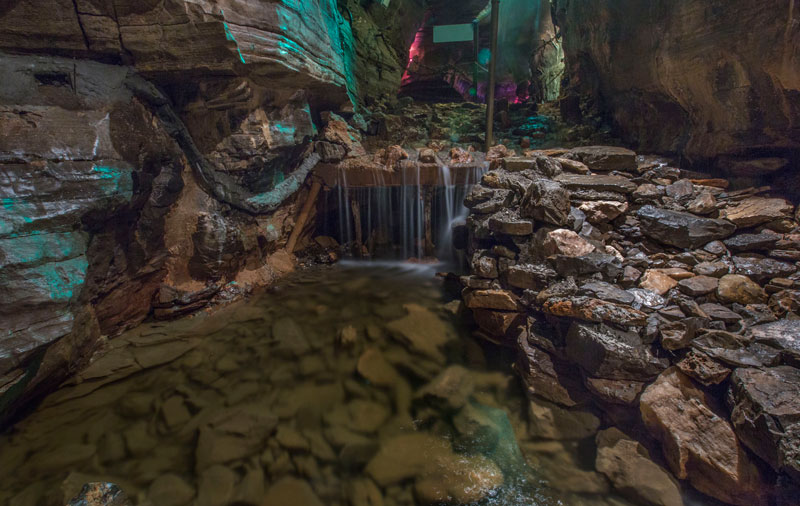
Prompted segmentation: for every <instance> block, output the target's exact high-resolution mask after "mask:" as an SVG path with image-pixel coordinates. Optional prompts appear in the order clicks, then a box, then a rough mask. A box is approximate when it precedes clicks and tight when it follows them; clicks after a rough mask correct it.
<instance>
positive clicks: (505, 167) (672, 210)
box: [454, 146, 800, 505]
mask: <svg viewBox="0 0 800 506" xmlns="http://www.w3.org/2000/svg"><path fill="white" fill-rule="evenodd" d="M493 149H494V150H497V151H495V153H494V154H495V155H498V154H500V155H503V156H504V158H502V159H499V158H497V157H494V158H495V159H494V161H493V162H492V168H493V170H491V171H489V172H488V173H486V174H485V175H484V176H483V178H482V181H481V183H480V184H478V185H476V186H475V187H474V188H473V189H472V190H471V192H470V193H469V194H468V196H467V198H466V205H467V206H468V207H469V208H470V215H469V218H468V219H467V223H466V225H465V227H466V231H462V232H461V233H458V234H454V235H455V236H456V237H464V238H467V239H465V241H464V242H465V244H462V245H463V246H465V247H466V249H467V252H468V257H469V258H470V271H471V273H470V275H468V276H463V277H461V278H460V280H461V284H462V286H463V292H462V294H463V297H464V303H465V306H466V307H467V308H468V309H469V310H470V311H471V314H472V316H473V317H474V319H475V322H476V324H477V326H478V327H479V329H480V331H479V333H480V335H482V336H483V337H484V338H486V339H488V340H490V341H492V342H495V343H498V344H501V345H504V346H508V347H510V348H512V349H514V350H516V354H517V357H518V358H517V362H516V368H517V371H518V372H519V374H520V376H521V379H522V383H523V385H524V388H525V389H526V392H527V393H528V395H529V396H530V397H531V399H532V400H535V401H536V402H541V401H545V402H547V403H549V404H547V405H548V406H550V407H549V408H548V411H549V413H546V412H537V413H534V416H532V417H531V419H530V420H529V422H530V423H531V424H532V426H533V425H535V424H536V423H540V422H537V420H538V419H551V418H554V419H557V420H559V422H560V423H559V425H560V426H562V427H574V426H582V425H583V422H582V420H585V419H586V418H585V417H587V416H589V417H591V416H593V415H592V413H602V425H603V426H607V425H612V426H616V427H618V428H619V429H621V430H623V431H624V432H626V433H627V434H628V436H625V437H633V438H638V439H639V440H640V441H641V442H642V443H643V444H644V445H645V446H649V447H651V448H660V451H661V452H663V457H664V461H665V462H666V464H667V467H668V468H669V470H670V471H671V472H672V473H673V475H674V476H675V477H676V478H678V479H680V480H685V481H686V482H687V483H688V484H690V485H691V486H693V487H694V488H696V489H697V490H699V491H701V492H703V493H704V494H707V495H710V496H712V497H715V498H717V499H719V500H721V501H723V502H725V503H728V504H737V505H753V504H764V505H766V504H790V503H791V502H792V501H793V499H792V498H793V497H794V498H796V497H797V488H798V483H800V473H799V472H798V471H799V470H800V469H799V468H798V464H799V463H798V460H797V458H796V456H797V455H798V451H800V438H798V434H799V433H800V432H798V429H800V425H798V423H797V421H798V420H800V402H798V401H797V399H798V394H800V369H797V366H798V365H800V362H798V343H800V325H798V319H800V316H799V315H800V290H798V288H800V270H799V269H800V235H799V234H798V231H800V223H799V222H798V215H797V209H796V207H795V206H794V205H793V204H791V203H790V202H788V201H787V200H786V199H785V198H784V197H783V195H782V194H781V192H780V191H779V190H770V189H769V188H768V187H761V188H749V189H743V190H736V191H734V190H730V189H728V181H726V180H724V179H715V178H711V177H709V175H708V174H701V173H696V172H694V173H693V172H688V171H684V170H680V169H678V168H675V167H670V166H668V165H667V164H665V163H663V162H661V161H659V160H653V159H652V158H651V157H637V156H636V154H635V153H634V152H632V151H630V150H627V149H623V148H618V147H605V146H588V147H579V148H574V149H572V150H565V149H552V150H547V151H531V152H528V153H526V154H525V156H523V157H517V156H515V155H514V154H513V153H509V152H506V153H502V151H501V150H498V149H497V148H493ZM503 151H504V150H503ZM489 157H490V158H492V153H490V155H489ZM598 425H601V424H600V423H597V424H595V426H594V429H596V428H597V426H598ZM590 432H591V431H590ZM603 434H604V433H603V432H601V433H599V434H598V435H597V438H598V444H599V446H600V451H599V453H598V456H597V461H596V467H597V471H599V472H601V473H603V474H605V475H606V476H607V477H608V478H609V479H610V480H611V482H612V483H613V484H614V486H615V487H616V488H617V489H618V491H619V492H620V493H622V494H624V495H627V496H629V497H630V498H631V499H632V500H634V501H641V502H643V503H647V504H682V501H680V499H678V500H677V501H673V499H670V498H671V497H678V498H679V497H680V494H679V493H678V492H679V491H678V488H677V486H676V485H675V484H674V483H672V482H673V481H674V480H672V479H671V478H664V477H663V476H664V471H663V470H661V471H659V470H658V466H655V465H654V464H652V463H650V464H649V466H650V467H652V468H653V469H652V470H650V471H648V472H647V473H644V472H642V473H638V472H637V471H635V470H634V468H633V466H632V467H630V468H627V469H626V465H624V464H622V462H624V461H627V460H628V459H630V458H634V457H635V455H636V453H638V454H639V457H638V458H640V459H641V455H644V453H639V452H631V453H630V454H629V455H627V456H617V457H615V458H609V457H610V456H609V455H608V454H607V453H606V452H607V450H608V448H607V447H606V445H607V444H608V442H607V441H604V438H605V437H607V435H608V433H607V432H606V433H605V436H604V435H603ZM586 436H587V434H585V433H584V434H582V435H581V436H580V437H586ZM619 436H621V434H619ZM541 437H542V438H544V439H570V438H571V436H568V435H565V434H558V433H548V434H541ZM615 437H616V436H615ZM626 444H628V445H633V443H626ZM612 446H613V445H612ZM634 446H635V445H634ZM619 449H620V448H618V450H619ZM615 452H616V450H615ZM751 452H752V453H751ZM754 455H755V456H754ZM756 456H757V457H756ZM615 459H616V460H615ZM650 487H655V488H658V489H659V491H658V492H657V493H654V492H653V490H654V489H653V488H650ZM659 487H663V488H659ZM643 494H644V495H643ZM648 495H650V497H647V496H648ZM772 501H776V502H774V503H773V502H772Z"/></svg>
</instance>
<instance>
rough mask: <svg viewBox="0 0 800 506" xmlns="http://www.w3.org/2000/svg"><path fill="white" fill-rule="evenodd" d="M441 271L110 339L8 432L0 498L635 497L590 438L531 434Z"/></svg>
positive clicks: (523, 407) (522, 404)
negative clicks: (94, 485)
mask: <svg viewBox="0 0 800 506" xmlns="http://www.w3.org/2000/svg"><path fill="white" fill-rule="evenodd" d="M434 273H435V270H434V268H433V267H430V266H420V265H409V264H402V265H401V264H379V263H371V264H355V263H351V264H340V265H338V266H335V267H327V268H319V269H314V270H310V271H306V272H302V273H297V274H295V275H294V276H293V277H291V278H290V279H287V280H286V281H284V282H283V283H282V284H281V285H280V286H278V287H276V288H275V289H273V290H272V291H270V292H268V293H264V294H261V295H259V296H257V297H254V298H252V299H251V300H249V301H245V302H241V303H237V304H232V305H230V306H228V307H225V308H221V309H219V310H217V311H215V312H213V313H210V314H205V313H204V314H200V315H197V316H195V317H192V318H185V319H183V320H179V321H175V322H170V323H153V324H148V325H143V326H141V327H140V328H138V329H136V330H135V331H132V332H129V333H127V334H125V335H123V336H121V337H118V338H116V339H114V340H112V341H111V342H110V343H109V345H108V350H107V352H106V353H105V354H104V355H103V356H102V357H101V358H100V359H98V360H96V361H95V362H94V363H93V364H92V365H91V366H90V367H89V368H88V369H87V370H85V371H83V372H82V373H81V374H80V375H79V377H77V378H75V379H74V380H73V381H72V382H71V383H72V384H70V385H68V386H65V387H64V388H62V389H60V390H59V391H57V392H55V393H53V394H52V395H50V396H49V397H48V398H47V399H46V400H45V401H44V402H43V403H42V405H41V406H40V407H39V408H38V409H37V410H36V411H35V412H34V413H32V414H31V415H30V416H29V417H28V418H26V419H25V420H23V421H21V422H20V423H19V424H17V426H16V427H15V428H14V429H13V430H12V431H10V432H8V433H7V434H5V435H3V436H0V462H2V465H1V466H0V502H2V503H7V504H12V505H15V506H16V505H20V506H21V505H45V504H47V505H49V504H53V505H55V504H63V503H64V501H65V499H66V498H69V497H71V496H73V495H74V494H75V493H77V492H78V490H79V489H80V487H81V485H82V484H83V483H85V482H90V481H111V482H114V483H117V484H119V485H120V486H121V487H122V488H123V490H125V491H126V492H127V494H128V495H129V496H130V497H131V498H132V499H133V500H134V502H136V503H138V504H154V505H156V506H179V505H183V504H190V503H194V504H199V505H202V506H217V505H224V504H234V503H235V504H256V505H261V504H263V505H267V506H271V505H276V506H277V505H301V506H304V505H319V504H326V505H348V504H349V505H353V506H380V505H386V506H392V505H411V504H437V503H456V504H458V503H462V504H467V503H470V504H485V505H521V504H536V505H550V504H566V505H571V504H587V505H595V504H596V505H612V504H613V505H621V504H626V503H624V502H623V501H622V500H620V499H618V498H615V497H613V496H611V495H610V494H609V489H608V484H607V482H606V481H605V479H604V478H602V477H601V476H600V475H598V474H597V473H595V472H594V471H592V470H590V468H589V466H583V465H582V459H581V456H582V455H583V456H585V455H586V454H587V449H586V441H583V442H564V441H536V440H533V439H532V438H531V437H530V436H529V427H528V422H527V420H526V417H527V413H528V411H529V410H528V406H527V401H525V400H524V398H523V396H522V394H521V392H520V390H519V388H518V386H517V382H516V379H515V378H514V377H513V375H512V374H511V370H510V367H508V365H507V364H506V365H505V366H504V367H503V368H502V370H491V368H490V367H488V366H487V354H486V350H484V349H483V348H482V347H481V346H480V345H479V344H478V343H476V342H475V341H473V340H472V338H471V337H469V332H468V331H467V330H466V329H464V328H461V327H459V325H458V324H457V323H456V320H457V319H456V317H455V315H454V313H455V312H456V311H457V307H458V303H457V302H455V303H454V302H452V301H451V302H448V301H447V300H445V299H444V298H443V295H442V289H441V286H440V282H439V281H438V280H437V279H436V278H435V276H434ZM490 355H491V353H490ZM491 358H492V357H491V356H489V359H490V360H489V361H490V362H491V361H492V360H491ZM591 452H592V450H591V449H589V451H588V453H589V454H591ZM583 460H588V459H585V458H584V459H583Z"/></svg>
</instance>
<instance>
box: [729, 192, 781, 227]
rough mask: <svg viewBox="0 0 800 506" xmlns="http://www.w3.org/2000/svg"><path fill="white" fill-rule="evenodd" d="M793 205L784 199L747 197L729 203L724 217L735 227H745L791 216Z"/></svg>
mask: <svg viewBox="0 0 800 506" xmlns="http://www.w3.org/2000/svg"><path fill="white" fill-rule="evenodd" d="M793 211H794V206H793V205H792V204H790V203H789V202H787V201H786V200H784V199H780V198H766V197H749V198H746V199H744V200H741V201H739V202H737V203H736V204H733V205H729V206H728V208H727V209H726V210H725V218H727V219H728V220H729V221H732V222H733V223H734V224H736V226H737V227H741V228H747V227H755V226H756V225H761V224H762V223H767V222H770V221H774V220H779V219H782V218H787V217H791V216H792V212H793Z"/></svg>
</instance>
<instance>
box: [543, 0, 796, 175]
mask: <svg viewBox="0 0 800 506" xmlns="http://www.w3.org/2000/svg"><path fill="white" fill-rule="evenodd" d="M554 4H555V8H556V10H557V12H558V16H557V18H558V23H559V24H560V26H561V29H562V31H563V35H564V47H565V50H566V57H567V64H568V73H569V79H570V89H571V90H572V91H573V92H575V93H580V94H588V95H589V96H591V97H592V98H593V100H594V101H595V103H596V104H597V105H598V106H599V109H600V110H601V111H602V112H603V114H604V115H605V116H606V117H607V119H609V120H610V121H612V122H613V123H614V125H615V126H616V128H617V131H618V133H619V134H620V135H621V136H622V138H623V139H624V140H625V141H626V142H628V143H630V144H631V145H635V146H638V147H640V148H641V149H642V150H645V151H648V152H675V153H682V154H683V155H685V156H686V157H688V158H689V159H691V160H693V161H705V160H707V159H711V158H715V157H717V156H719V155H744V156H748V157H763V156H779V157H784V158H788V159H790V160H793V162H794V163H795V167H796V164H797V150H798V149H799V148H800V6H797V5H796V2H794V1H787V0H770V1H767V2H750V1H746V0H741V1H739V0H735V1H712V2H708V1H700V0H657V1H652V2H640V1H638V0H619V1H618V0H615V1H613V2H609V1H606V0H588V1H584V0H580V1H577V0H557V1H555V2H554ZM720 168H721V169H728V168H729V164H727V163H726V162H725V161H724V160H723V161H722V163H721V164H720Z"/></svg>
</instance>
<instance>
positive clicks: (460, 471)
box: [366, 433, 503, 504]
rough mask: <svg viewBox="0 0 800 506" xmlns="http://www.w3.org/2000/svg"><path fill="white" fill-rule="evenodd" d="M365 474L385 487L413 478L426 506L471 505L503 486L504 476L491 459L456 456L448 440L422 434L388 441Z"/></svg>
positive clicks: (368, 466) (415, 487)
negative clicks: (438, 504)
mask: <svg viewBox="0 0 800 506" xmlns="http://www.w3.org/2000/svg"><path fill="white" fill-rule="evenodd" d="M366 473H367V474H368V475H369V476H370V477H372V479H374V480H375V482H376V483H378V485H381V486H383V487H386V486H389V485H393V484H396V483H400V482H402V481H405V480H408V479H413V480H414V482H415V484H414V490H415V491H416V493H417V496H418V498H419V499H420V500H421V501H422V502H423V503H424V504H437V503H442V502H452V503H455V504H469V503H472V502H476V501H479V500H481V499H483V498H485V497H487V496H488V495H489V494H490V493H491V492H492V490H494V489H496V488H497V487H499V486H501V485H502V484H503V473H502V472H501V471H500V469H499V468H498V467H497V465H496V464H494V463H492V462H491V461H490V460H488V459H486V458H485V457H482V456H466V455H459V454H456V453H454V452H453V451H452V449H451V448H450V445H449V444H448V443H447V442H446V441H445V440H443V439H440V438H438V437H435V436H432V435H429V434H423V433H413V434H406V435H401V436H396V437H394V438H391V439H389V440H387V441H385V442H384V443H383V444H382V445H381V448H380V450H378V453H377V454H376V455H375V456H374V457H373V458H372V460H370V462H369V463H368V464H367V467H366Z"/></svg>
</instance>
